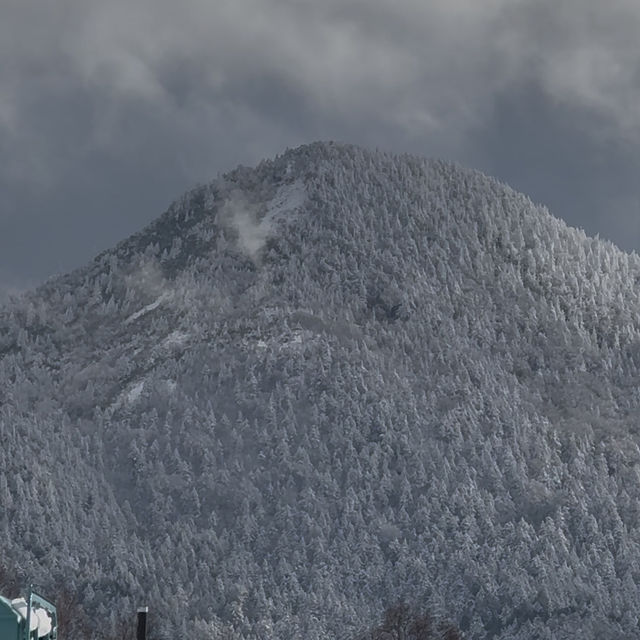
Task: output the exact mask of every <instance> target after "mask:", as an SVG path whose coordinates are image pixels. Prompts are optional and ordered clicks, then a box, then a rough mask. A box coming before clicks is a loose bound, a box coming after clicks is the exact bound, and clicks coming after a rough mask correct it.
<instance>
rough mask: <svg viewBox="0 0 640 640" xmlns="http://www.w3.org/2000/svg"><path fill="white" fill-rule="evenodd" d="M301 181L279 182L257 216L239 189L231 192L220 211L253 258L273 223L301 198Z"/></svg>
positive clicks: (299, 204) (239, 242)
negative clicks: (274, 192) (260, 216)
mask: <svg viewBox="0 0 640 640" xmlns="http://www.w3.org/2000/svg"><path fill="white" fill-rule="evenodd" d="M305 197H306V192H305V188H304V183H302V182H301V181H295V182H292V183H291V184H286V185H283V186H281V187H280V188H279V189H278V191H277V192H276V195H275V196H274V197H273V199H272V200H271V201H270V202H269V204H268V205H267V211H266V213H265V215H264V216H263V217H262V219H261V220H258V219H257V215H258V211H257V207H256V205H254V204H250V203H249V202H248V201H247V199H246V197H245V195H244V194H243V193H242V192H234V193H233V194H232V195H231V197H230V198H229V200H227V202H226V203H225V205H224V207H223V208H222V211H221V215H222V217H223V218H226V219H227V220H228V221H229V222H230V224H231V225H232V226H233V227H235V229H236V231H237V232H238V244H239V245H240V248H241V249H242V250H243V251H244V252H245V253H246V254H247V255H249V257H251V258H252V259H254V258H255V257H256V256H257V255H258V252H259V251H260V250H261V249H262V248H263V247H264V245H265V242H266V241H267V238H268V237H269V235H270V234H271V232H272V230H273V227H274V225H275V224H276V223H278V222H280V221H281V220H284V219H285V218H287V217H288V216H289V215H290V214H291V212H293V211H295V210H297V209H299V208H300V207H301V206H302V205H303V204H304V202H305Z"/></svg>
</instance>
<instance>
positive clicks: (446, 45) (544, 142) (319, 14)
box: [0, 0, 640, 281]
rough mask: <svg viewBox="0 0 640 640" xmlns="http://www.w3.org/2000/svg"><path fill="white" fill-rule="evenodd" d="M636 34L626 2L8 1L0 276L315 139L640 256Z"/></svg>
mask: <svg viewBox="0 0 640 640" xmlns="http://www.w3.org/2000/svg"><path fill="white" fill-rule="evenodd" d="M639 27H640V5H638V4H637V3H636V2H635V1H631V0H613V1H612V2H609V3H606V5H605V4H603V3H597V2H594V1H593V0H565V1H564V2H562V3H557V2H552V1H551V0H484V1H482V2H478V1H477V0H431V1H427V2H425V1H424V0H399V1H398V2H393V3H392V2H390V1H389V0H347V1H345V0H326V1H325V2H322V3H318V2H310V1H309V0H233V1H231V0H220V1H217V2H209V1H205V0H186V1H185V2H183V3H178V4H177V3H175V2H169V1H168V0H138V1H137V2H135V3H131V2H128V1H126V2H125V1H124V0H115V1H113V2H109V3H100V2H97V0H59V1H58V2H56V3H33V2H24V0H6V1H5V3H4V4H3V9H2V20H1V21H0V56H2V59H3V61H8V63H7V64H3V65H2V66H1V67H0V87H1V89H0V157H1V159H2V162H1V163H0V188H2V192H3V194H5V197H4V199H3V203H2V205H0V270H1V271H2V272H3V273H4V276H3V278H5V279H6V281H11V280H12V278H13V279H14V280H16V281H17V280H18V278H41V277H44V276H45V275H47V274H48V273H51V272H54V271H60V270H65V269H68V268H71V267H73V266H77V265H78V264H80V263H81V262H83V261H85V260H87V259H89V258H90V257H91V255H93V254H94V253H96V252H97V251H98V250H100V249H102V248H104V247H106V246H109V245H111V244H113V243H115V242H116V241H117V240H119V239H120V238H121V237H123V236H125V235H126V234H128V233H131V232H133V231H134V230H136V229H138V228H139V227H140V226H142V225H143V224H144V223H146V222H148V221H149V220H150V219H151V218H153V217H155V216H156V215H158V214H159V213H160V212H161V211H162V209H163V208H165V207H166V205H167V204H168V203H169V202H170V200H171V199H173V198H174V197H177V196H178V195H179V194H180V193H181V192H182V191H183V190H184V189H186V188H188V187H189V186H191V185H192V184H193V183H195V182H198V181H205V180H209V179H210V178H211V177H213V176H214V175H215V174H216V173H218V172H219V171H223V170H226V169H229V168H232V167H233V166H234V165H235V164H236V163H238V162H243V163H247V164H248V163H252V162H255V161H257V160H259V159H260V158H262V157H264V156H269V155H273V154H275V153H278V152H280V151H282V149H284V148H285V147H287V146H289V147H291V146H295V145H297V144H301V143H303V142H308V141H310V140H313V139H318V138H325V139H326V138H334V139H336V138H337V139H343V140H347V141H352V142H356V143H361V144H365V145H370V146H381V147H386V148H391V149H394V150H410V151H415V152H419V153H425V154H427V155H439V156H445V157H448V158H453V159H457V160H459V161H461V162H463V163H465V164H472V165H474V166H478V167H479V168H482V169H485V170H487V171H490V172H492V173H494V174H497V175H498V176H499V177H502V178H504V179H506V180H507V181H510V182H514V186H516V187H518V188H522V189H525V190H528V191H529V193H531V195H532V196H533V197H534V199H536V200H538V201H541V202H544V203H547V204H549V205H550V207H551V209H552V211H553V212H554V213H556V214H558V215H562V216H565V217H566V218H567V219H569V220H570V222H572V223H573V224H580V225H581V226H584V227H586V228H587V230H588V231H589V232H591V233H595V232H596V231H598V230H600V232H601V235H607V234H608V235H609V237H612V238H613V239H614V240H616V241H618V242H619V243H621V244H624V245H625V247H626V248H632V247H640V235H639V231H638V229H637V226H636V225H635V223H634V220H635V217H634V214H633V213H631V214H629V213H626V211H627V209H626V208H625V207H626V206H627V204H626V203H628V206H629V207H630V209H631V210H632V211H635V209H634V206H635V203H637V197H638V191H637V190H636V186H635V177H634V176H635V173H636V171H637V169H638V168H640V154H639V152H638V149H640V110H638V109H637V104H639V103H640V72H639V64H638V58H637V55H636V51H637V46H636V39H637V33H638V30H639ZM551 132H552V135H551ZM516 142H517V144H516ZM558 149H560V151H558ZM585 154H586V158H585ZM589 158H591V159H592V160H589ZM561 176H564V177H565V179H562V177H561ZM620 176H623V177H624V178H625V179H624V180H622V179H621V178H620ZM627 178H628V180H627ZM598 180H599V181H600V185H601V186H602V188H601V189H600V191H599V192H598V194H597V195H598V197H597V198H595V199H594V197H592V194H591V193H585V189H584V185H585V184H589V185H593V184H595V183H597V181H598ZM590 189H591V191H593V187H590ZM586 191H587V192H589V189H586ZM614 201H615V204H611V206H608V203H609V202H611V203H613V202H614ZM596 205H597V206H598V207H600V205H602V207H600V208H598V209H596ZM604 208H606V210H607V213H606V214H605V213H603V211H604ZM607 216H608V217H609V218H610V219H613V218H614V217H615V222H612V223H607V221H606V219H605V218H606V217H607ZM630 234H634V235H632V236H631V235H630ZM12 274H13V275H12Z"/></svg>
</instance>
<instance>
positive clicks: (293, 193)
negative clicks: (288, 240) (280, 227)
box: [260, 180, 307, 230]
mask: <svg viewBox="0 0 640 640" xmlns="http://www.w3.org/2000/svg"><path fill="white" fill-rule="evenodd" d="M306 195H307V194H306V191H305V188H304V183H303V182H301V181H300V180H296V181H295V182H292V183H291V184H286V185H283V186H282V187H280V188H279V189H278V191H277V193H276V195H275V196H274V198H273V200H271V202H270V203H269V206H268V207H267V213H266V215H265V217H264V218H263V219H262V221H261V222H260V224H261V225H264V226H265V227H268V228H269V230H270V229H271V227H272V226H273V224H274V223H276V222H279V221H281V220H283V219H285V218H286V217H288V215H289V214H290V213H291V212H292V211H296V210H297V209H300V207H302V205H303V204H304V202H305V199H306Z"/></svg>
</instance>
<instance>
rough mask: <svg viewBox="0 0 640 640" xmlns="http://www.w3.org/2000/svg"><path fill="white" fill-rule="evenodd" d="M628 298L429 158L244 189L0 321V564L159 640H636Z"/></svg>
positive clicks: (579, 241)
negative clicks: (148, 606)
mask: <svg viewBox="0 0 640 640" xmlns="http://www.w3.org/2000/svg"><path fill="white" fill-rule="evenodd" d="M638 282H640V260H639V258H638V257H637V256H636V255H629V254H625V253H623V252H621V251H619V250H618V249H616V248H615V247H614V246H613V245H611V244H610V243H605V242H602V241H600V240H595V239H591V238H588V237H587V236H586V235H585V234H584V233H583V232H581V231H577V230H574V229H571V228H569V227H568V226H567V225H565V224H564V223H562V222H561V221H559V220H557V219H555V218H553V217H552V216H551V215H550V214H549V213H548V212H547V211H546V209H544V208H542V207H537V206H534V205H533V204H532V203H531V201H530V200H529V199H528V198H526V197H525V196H523V195H521V194H518V193H516V192H515V191H513V190H511V189H510V188H509V187H507V186H506V185H502V184H501V183H499V182H498V181H496V180H493V179H491V178H488V177H486V176H484V175H483V174H481V173H479V172H475V171H469V170H465V169H462V168H460V167H458V166H457V165H453V164H451V163H446V162H442V161H438V160H425V159H422V158H418V157H415V156H408V155H406V156H398V155H394V154H389V153H383V152H372V151H367V150H364V149H361V148H359V147H355V146H351V145H342V144H334V143H313V144H311V145H307V146H304V147H300V148H298V149H295V150H290V151H287V152H285V153H284V154H282V155H281V156H278V157H277V158H275V159H274V160H267V161H264V162H262V163H260V164H259V165H258V166H257V167H256V168H246V167H239V168H237V169H235V170H234V171H231V172H229V173H227V174H225V175H224V176H221V177H220V178H218V179H217V180H215V181H213V182H212V183H210V184H208V185H202V186H200V187H197V188H195V189H194V190H192V191H190V192H189V193H187V194H186V195H185V196H184V197H182V198H181V199H179V200H178V201H176V203H174V204H173V205H172V206H171V207H170V208H169V210H168V211H167V212H166V213H165V214H164V215H163V216H161V217H160V218H159V219H158V220H157V221H155V222H153V223H152V224H151V225H149V226H148V227H147V228H146V229H144V230H142V231H141V232H140V233H138V234H135V235H134V236H132V237H130V238H128V239H127V240H125V241H123V242H121V243H120V244H119V245H117V246H116V247H115V248H114V249H112V250H109V251H106V252H103V253H102V254H100V255H99V256H98V257H97V258H96V259H95V260H94V261H93V262H92V263H90V264H89V265H88V266H87V267H85V268H82V269H79V270H76V271H75V272H73V273H71V274H68V275H66V276H63V277H60V278H57V279H53V280H51V281H49V282H48V283H46V284H45V285H44V286H43V287H41V288H40V289H38V290H37V291H35V292H33V293H31V294H28V295H27V296H25V297H24V298H22V299H20V300H17V301H15V302H14V303H13V304H12V305H8V306H5V307H4V308H3V309H2V310H0V382H2V384H1V385H0V434H1V437H2V438H3V442H4V443H5V446H4V448H3V450H2V451H1V452H0V463H1V466H0V468H1V469H2V470H3V472H4V476H2V478H0V504H2V508H1V509H0V526H1V527H2V530H3V531H4V532H5V537H6V539H7V540H9V543H8V549H7V553H8V554H14V555H15V557H20V558H22V559H23V563H24V567H26V569H25V571H26V572H27V573H28V574H29V577H30V578H32V579H34V580H36V581H39V582H41V583H43V584H47V585H51V587H52V588H53V586H54V584H56V583H58V584H61V583H65V584H70V585H72V586H73V587H74V588H76V589H77V590H78V591H79V592H80V593H82V594H83V596H82V597H83V598H84V604H85V606H86V607H87V608H88V610H90V611H93V612H96V613H100V612H105V611H107V610H110V609H112V608H118V609H122V608H123V607H133V606H135V603H136V602H137V600H138V599H139V598H141V597H145V598H146V599H150V600H151V601H153V602H159V601H163V602H164V603H166V607H167V609H166V619H165V620H163V621H162V622H159V627H160V628H159V630H158V632H159V633H160V634H161V635H163V636H164V635H166V636H167V637H168V636H170V635H175V634H176V633H186V632H188V633H206V634H207V635H208V636H210V637H212V638H217V637H219V638H223V637H224V638H227V637H239V638H240V637H241V638H264V637H273V638H282V639H287V638H292V639H293V638H299V637H306V638H327V637H342V636H346V635H348V634H355V633H356V632H357V631H358V629H360V628H362V627H364V626H374V624H375V622H376V621H377V617H378V616H379V615H381V612H382V610H383V609H384V607H385V606H386V605H389V604H393V603H394V602H397V601H399V600H404V601H406V602H408V603H410V604H411V605H415V606H417V607H423V606H427V605H428V606H429V607H430V608H431V609H433V610H435V611H436V613H438V614H442V615H445V616H449V617H450V618H452V619H455V620H457V621H459V622H460V625H461V626H462V628H463V629H464V630H465V632H466V633H467V634H468V635H469V637H472V638H473V637H478V638H481V637H488V638H501V639H504V640H506V639H507V638H508V639H510V640H511V639H518V640H519V639H524V638H543V637H555V638H561V637H575V634H576V633H582V634H583V635H585V636H586V637H588V636H589V635H593V633H594V630H596V629H597V630H598V633H600V634H601V635H602V634H604V637H609V636H614V635H615V634H619V635H623V636H624V635H626V636H627V637H631V636H632V635H633V634H634V633H636V631H637V624H638V622H637V621H638V620H639V619H640V604H639V603H637V602H636V600H637V598H636V597H635V585H636V584H638V582H639V581H640V568H638V567H637V566H636V565H637V563H636V560H635V558H636V557H637V553H636V550H637V548H638V545H640V533H638V532H639V531H640V511H638V510H637V508H636V507H635V506H634V505H636V504H638V500H639V499H640V488H638V483H637V477H636V469H637V468H639V467H638V465H640V449H639V448H638V444H639V443H638V439H639V437H640V436H639V432H638V426H637V419H636V416H637V415H638V408H639V406H640V393H639V392H638V384H637V381H638V373H639V367H640V348H639V347H640V339H639V338H640V322H639V320H638V318H639V317H640V316H639V314H638V311H639V310H640V298H639V296H640V293H639V289H638V287H637V284H638ZM43 452H46V455H43ZM25 460H37V461H38V464H34V465H25V464H24V461H25ZM45 523H46V524H47V526H46V527H45V526H44V524H45ZM45 531H46V535H45ZM186 621H188V622H186ZM369 623H371V624H369ZM184 625H187V628H186V631H185V628H184ZM234 634H235V635H234Z"/></svg>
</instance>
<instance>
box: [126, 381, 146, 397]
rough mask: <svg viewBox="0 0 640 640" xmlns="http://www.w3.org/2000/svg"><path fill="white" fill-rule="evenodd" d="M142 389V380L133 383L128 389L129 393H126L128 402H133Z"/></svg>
mask: <svg viewBox="0 0 640 640" xmlns="http://www.w3.org/2000/svg"><path fill="white" fill-rule="evenodd" d="M143 389H144V380H143V381H142V382H138V383H136V384H135V385H133V387H131V389H130V390H129V393H128V394H127V400H128V401H129V402H135V401H136V400H137V399H138V398H139V397H140V395H141V394H142V390H143Z"/></svg>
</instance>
